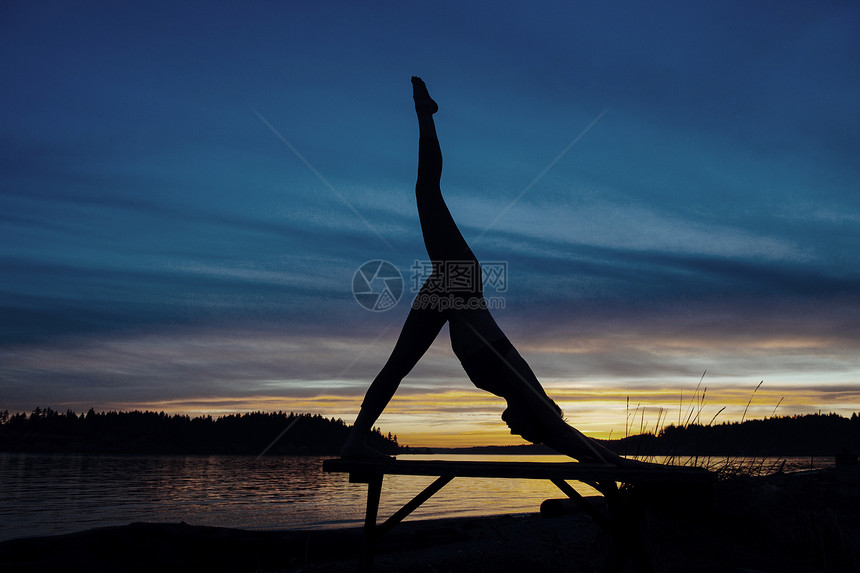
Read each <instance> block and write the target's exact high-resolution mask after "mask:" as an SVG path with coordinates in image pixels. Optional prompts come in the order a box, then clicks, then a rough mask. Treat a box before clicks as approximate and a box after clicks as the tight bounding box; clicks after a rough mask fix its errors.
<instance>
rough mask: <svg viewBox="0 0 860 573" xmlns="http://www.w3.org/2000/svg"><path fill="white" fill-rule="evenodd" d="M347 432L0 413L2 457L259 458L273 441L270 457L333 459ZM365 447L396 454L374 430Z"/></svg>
mask: <svg viewBox="0 0 860 573" xmlns="http://www.w3.org/2000/svg"><path fill="white" fill-rule="evenodd" d="M287 427H289V429H288V430H287V431H286V432H284V430H285V429H287ZM282 433H283V435H282V436H281V437H280V438H279V439H277V441H275V440H276V438H278V436H279V435H281V434H282ZM348 434H349V426H347V425H346V424H345V423H344V421H343V420H340V419H337V420H335V419H333V418H331V419H330V418H324V417H323V416H320V415H319V414H316V415H311V414H296V413H293V412H290V413H286V412H273V413H265V412H253V413H248V414H230V415H226V416H220V417H218V418H213V417H212V416H204V417H195V418H191V417H189V416H187V415H181V414H173V415H169V414H165V413H164V412H148V411H147V412H140V411H133V412H95V411H94V410H93V409H90V410H89V412H87V413H85V414H80V415H77V414H75V412H73V411H71V410H68V411H66V412H65V413H61V412H57V411H55V410H52V409H51V408H45V409H42V408H36V409H35V410H33V412H31V413H29V414H26V413H16V414H11V415H10V414H9V412H8V411H4V412H0V451H7V452H24V451H26V452H76V453H117V454H241V455H258V454H260V453H261V452H263V451H264V450H265V449H266V448H267V447H268V446H269V445H270V444H272V442H273V441H275V443H274V444H272V445H271V448H269V449H268V451H267V453H268V454H316V455H327V454H331V455H335V454H337V453H338V451H339V450H340V447H341V446H342V445H343V443H344V442H345V441H346V437H347V435H348ZM368 443H369V445H371V446H372V447H375V448H376V449H378V450H380V451H384V452H394V451H396V450H397V436H394V435H392V434H391V433H389V434H388V435H387V436H386V435H383V434H382V433H381V432H380V431H379V429H376V428H374V430H373V432H372V434H371V437H370V438H369V439H368Z"/></svg>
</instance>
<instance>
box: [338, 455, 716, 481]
mask: <svg viewBox="0 0 860 573" xmlns="http://www.w3.org/2000/svg"><path fill="white" fill-rule="evenodd" d="M323 470H324V471H327V472H342V473H349V474H356V475H359V474H360V475H366V476H370V475H385V474H389V475H420V476H445V475H447V476H454V477H475V478H509V479H548V480H554V479H561V480H576V481H588V482H600V481H614V482H622V483H630V484H636V483H711V482H713V481H715V479H716V476H715V475H714V474H713V473H711V472H709V471H708V470H705V469H703V468H691V467H680V466H657V465H653V466H649V467H647V468H619V467H615V466H612V465H607V464H583V463H579V462H569V463H568V462H482V461H456V462H454V461H442V460H426V461H422V460H363V459H330V460H325V461H324V462H323Z"/></svg>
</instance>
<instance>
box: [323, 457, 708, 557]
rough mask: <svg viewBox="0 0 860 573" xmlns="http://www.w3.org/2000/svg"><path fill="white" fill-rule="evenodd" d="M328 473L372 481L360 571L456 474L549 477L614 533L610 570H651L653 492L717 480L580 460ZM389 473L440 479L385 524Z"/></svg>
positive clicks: (375, 463)
mask: <svg viewBox="0 0 860 573" xmlns="http://www.w3.org/2000/svg"><path fill="white" fill-rule="evenodd" d="M323 471H326V472H341V473H348V474H349V481H350V483H366V484H367V485H368V488H367V511H366V513H365V518H364V531H363V536H364V539H363V550H362V557H361V561H360V562H359V570H360V571H370V570H371V569H372V567H373V553H374V546H375V544H376V541H377V540H378V538H379V537H380V536H381V535H382V534H384V533H385V532H386V531H388V530H389V529H391V528H392V527H394V526H395V525H397V524H398V523H400V522H401V521H402V520H403V519H404V518H406V516H408V515H409V514H410V513H412V512H413V511H415V510H416V509H417V508H418V507H419V506H421V504H423V503H424V502H425V501H427V500H428V499H430V498H431V497H432V496H433V495H434V494H435V493H436V492H438V491H439V490H440V489H442V488H443V487H445V485H447V484H448V483H449V482H450V481H451V480H453V479H454V478H455V477H461V478H505V479H543V480H549V481H551V482H552V483H553V484H555V485H556V486H557V487H558V488H559V489H560V490H561V491H562V492H563V493H564V494H565V495H567V496H568V497H569V498H570V499H571V500H573V501H574V502H575V503H576V504H577V505H578V506H579V507H581V508H582V509H583V510H584V511H586V512H587V513H588V514H589V515H590V516H591V517H592V518H594V519H595V520H596V521H597V522H598V523H599V524H600V525H601V526H603V527H604V528H605V529H606V530H607V531H608V532H610V534H611V535H612V536H613V539H614V542H615V545H616V548H615V549H614V550H613V552H612V553H613V554H614V555H615V556H617V559H616V560H615V561H616V562H615V563H613V564H610V565H609V568H610V569H615V568H617V569H619V570H620V569H621V568H623V566H624V564H625V562H626V560H627V559H628V558H630V559H632V560H633V561H634V562H635V563H636V564H637V566H638V567H639V569H640V570H643V571H651V570H652V567H651V564H650V560H649V559H648V556H647V554H646V552H645V551H644V548H643V547H642V544H641V542H640V539H639V534H638V529H639V524H640V521H641V518H642V515H643V512H644V506H645V502H646V501H647V498H648V496H649V495H651V494H653V493H654V492H656V491H666V490H667V489H668V490H670V491H671V490H673V489H675V488H682V489H683V488H689V487H694V488H696V489H697V490H699V491H700V492H701V491H704V492H706V493H705V495H707V492H709V491H710V488H711V485H712V484H713V482H714V481H715V476H714V474H712V473H711V472H709V471H707V470H704V469H701V468H689V467H676V466H649V467H647V468H618V467H615V466H610V465H606V464H582V463H577V462H567V463H566V462H562V463H559V462H489V461H488V462H483V461H439V460H432V461H419V460H393V459H392V460H369V459H368V460H363V459H330V460H325V461H324V462H323ZM386 474H388V475H412V476H432V477H436V480H435V481H433V482H432V483H431V484H430V485H428V486H427V487H426V488H424V490H423V491H421V492H420V493H419V494H418V495H416V496H415V497H414V498H413V499H412V500H411V501H409V502H408V503H407V504H406V505H404V506H403V507H402V508H400V509H399V510H397V511H396V512H395V513H394V514H392V515H391V516H390V517H388V519H386V520H385V521H384V522H383V523H381V524H378V523H377V514H378V511H379V498H380V494H381V492H382V480H383V478H384V477H385V475H386ZM568 480H572V481H579V482H583V483H586V484H588V485H590V486H592V487H594V488H595V489H597V490H598V491H599V492H600V493H602V494H603V496H604V499H605V501H606V507H607V509H608V511H607V512H604V511H601V510H599V509H598V508H596V507H595V506H593V505H592V504H590V503H588V501H587V500H586V499H585V498H583V497H582V496H581V495H580V494H579V493H578V492H577V491H576V490H574V489H573V487H571V486H570V484H568V483H567V481H568ZM619 484H624V485H625V486H626V487H625V488H624V495H622V494H621V492H620V491H619V487H618V485H619Z"/></svg>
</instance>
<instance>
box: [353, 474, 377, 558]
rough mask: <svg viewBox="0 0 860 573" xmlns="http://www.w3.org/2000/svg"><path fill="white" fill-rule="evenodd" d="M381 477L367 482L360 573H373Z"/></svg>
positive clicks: (372, 478)
mask: <svg viewBox="0 0 860 573" xmlns="http://www.w3.org/2000/svg"><path fill="white" fill-rule="evenodd" d="M382 477H383V476H382V475H378V476H372V477H370V478H369V479H368V480H367V511H366V512H365V514H364V532H363V539H362V544H361V562H360V563H359V564H358V570H359V572H361V573H370V572H371V571H373V551H374V548H375V545H376V516H377V514H378V513H379V496H380V494H381V493H382Z"/></svg>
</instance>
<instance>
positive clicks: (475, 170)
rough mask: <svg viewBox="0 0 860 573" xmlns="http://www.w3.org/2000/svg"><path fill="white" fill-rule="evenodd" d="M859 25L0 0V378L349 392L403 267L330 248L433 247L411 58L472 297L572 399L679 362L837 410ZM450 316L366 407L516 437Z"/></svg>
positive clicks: (851, 271)
mask: <svg viewBox="0 0 860 573" xmlns="http://www.w3.org/2000/svg"><path fill="white" fill-rule="evenodd" d="M858 25H860V8H858V7H857V6H856V5H854V4H852V3H848V2H831V3H828V2H789V3H785V2H778V3H777V2H774V3H759V4H756V5H755V6H750V5H749V3H745V2H736V3H732V2H724V3H718V4H714V3H701V4H699V3H689V2H668V3H656V4H655V5H653V6H652V5H649V6H647V7H645V6H643V5H641V3H635V2H606V3H601V4H600V6H588V5H579V4H578V3H569V2H557V3H554V2H549V3H542V4H540V6H537V7H535V6H526V5H524V4H522V3H513V2H512V3H507V4H506V3H504V2H502V3H500V2H492V3H469V4H467V5H464V3H456V2H454V3H441V4H438V5H437V6H435V7H434V8H432V9H430V8H428V7H426V6H423V5H415V6H413V5H411V4H408V3H400V2H390V3H388V2H376V3H373V4H371V5H366V4H358V3H349V2H315V3H305V4H300V3H272V2H265V3H252V4H251V5H250V6H246V5H244V4H243V5H238V4H236V5H231V4H218V3H192V2H185V3H177V4H173V3H158V2H156V3H134V2H129V3H121V4H115V3H107V2H105V3H81V4H69V3H49V2H7V3H4V5H3V7H2V8H0V66H2V76H3V78H4V81H3V82H2V85H0V101H2V108H0V114H2V116H0V165H2V170H0V244H2V245H3V249H2V251H0V408H4V409H5V408H8V409H10V410H30V409H32V408H34V407H36V406H37V405H41V406H52V407H55V408H65V407H70V408H73V409H77V410H80V409H85V408H88V407H90V406H95V407H96V408H133V407H141V408H156V409H167V410H173V411H186V412H191V413H195V412H221V411H237V410H247V409H259V408H262V409H278V408H286V409H293V408H294V407H295V409H310V410H314V411H320V412H322V413H324V414H327V415H337V416H343V417H344V418H346V419H351V418H352V416H353V414H354V412H355V411H356V409H357V406H358V403H359V402H360V399H361V396H362V395H363V392H364V390H365V389H366V387H367V385H368V384H369V382H370V380H371V379H372V378H373V376H374V375H375V372H376V370H377V369H378V368H379V367H380V366H381V364H382V363H383V361H384V360H385V358H386V357H387V355H388V353H389V352H390V349H391V346H392V344H393V341H394V339H395V337H396V335H397V332H398V330H399V327H400V324H401V322H402V320H403V318H404V316H405V313H406V311H407V310H408V304H407V302H408V299H409V296H410V294H411V293H409V292H408V289H407V292H406V294H405V298H404V300H402V301H401V302H400V303H399V304H398V305H397V306H396V307H395V308H394V309H392V310H389V311H386V312H382V313H374V312H369V311H367V310H365V309H363V308H362V307H361V306H360V305H358V304H357V303H356V301H355V299H354V298H353V295H352V292H351V281H352V277H353V274H354V273H355V271H356V269H357V268H358V267H359V266H360V265H361V264H362V263H364V262H365V261H368V260H374V259H383V260H388V261H390V262H392V263H393V264H394V265H395V266H397V267H398V268H399V269H400V270H401V271H402V272H403V274H404V277H405V278H406V281H407V284H408V282H409V273H410V271H409V269H410V266H411V264H412V263H413V261H415V260H421V259H424V258H426V255H425V253H424V251H423V245H422V243H421V237H420V231H419V227H418V219H417V214H416V211H415V205H414V195H413V193H412V189H413V186H414V179H415V167H416V159H417V127H416V122H415V119H414V112H413V109H412V101H411V86H410V83H409V77H410V76H411V75H413V74H417V75H421V76H422V77H424V78H425V80H426V81H427V84H428V86H429V88H430V90H431V93H432V94H433V95H434V97H435V98H436V99H437V101H438V102H439V104H440V108H441V109H440V112H439V114H438V115H437V126H438V130H439V136H440V139H441V142H442V147H443V153H444V155H445V170H444V174H443V190H444V191H445V193H446V198H447V200H448V203H449V206H450V208H451V210H452V212H453V213H454V216H455V218H456V219H457V221H458V223H459V224H460V226H461V228H462V229H463V231H464V234H465V235H466V236H467V238H469V239H471V240H472V245H473V249H474V250H475V252H476V254H477V255H478V257H479V258H481V259H482V260H488V261H505V262H507V264H508V285H509V286H508V290H507V291H506V292H505V293H504V297H503V298H504V303H505V308H504V309H503V310H500V311H498V312H497V313H495V314H496V317H497V320H498V321H499V323H500V324H501V325H502V327H503V328H504V329H505V330H506V332H507V333H508V335H509V337H510V338H511V340H512V341H513V342H514V344H515V345H516V346H517V347H518V348H519V349H520V350H521V352H522V353H523V354H524V355H525V357H526V358H527V359H528V360H529V361H530V363H531V364H532V366H533V368H534V369H535V371H536V372H537V374H538V376H539V377H540V378H541V379H542V380H543V381H544V382H545V385H546V386H547V387H548V389H549V390H550V394H551V395H553V396H555V397H557V399H558V400H559V401H560V402H561V403H562V405H563V407H564V408H565V411H566V412H567V415H568V418H569V419H570V420H571V422H572V423H574V424H575V425H577V426H578V427H581V428H582V429H583V430H584V431H586V433H591V434H593V435H605V434H607V433H608V432H609V431H614V432H616V435H617V432H618V431H619V429H618V428H619V424H620V427H621V431H623V428H624V425H625V416H626V412H625V409H626V397H627V396H630V397H631V401H632V402H635V403H636V404H642V405H643V407H647V408H651V409H652V410H653V412H654V414H650V413H649V414H648V417H651V416H657V415H658V414H657V412H658V411H659V408H665V409H669V408H675V409H683V408H682V407H681V406H679V404H682V403H683V402H684V398H683V396H688V397H689V396H690V394H692V389H693V388H694V387H695V385H696V383H697V382H698V380H699V377H700V376H701V374H702V372H703V371H705V370H707V371H708V374H707V375H706V377H705V379H704V381H703V385H707V386H708V395H709V399H708V400H709V404H708V407H710V408H712V409H713V410H715V411H716V410H717V409H718V408H719V407H722V406H723V405H726V406H727V410H726V411H725V413H724V414H723V415H724V416H725V417H726V418H727V419H732V418H733V417H734V418H737V417H738V416H739V415H740V414H741V412H742V410H743V407H744V405H745V404H746V402H747V400H748V398H749V395H750V393H751V391H752V389H753V388H755V386H756V384H757V383H758V382H759V381H760V380H764V384H763V385H762V387H761V389H760V390H759V392H758V393H757V394H756V399H755V401H754V403H753V406H752V411H753V412H755V413H756V414H757V415H768V414H770V413H772V411H773V409H774V406H775V405H776V404H777V403H778V401H779V400H780V399H781V398H782V399H783V401H782V402H781V403H780V406H779V410H777V411H778V412H780V413H800V412H807V411H815V410H818V409H819V408H820V409H823V410H826V411H830V410H833V411H839V412H842V413H848V412H852V411H856V410H860V360H858V358H857V356H858V346H860V344H859V343H860V311H858V309H860V305H858V303H860V294H858V293H860V254H858V253H860V249H858V243H860V193H858V190H860V169H859V168H858V160H857V157H858V156H860V154H858V151H860V138H858V127H860V111H858V108H857V105H856V102H857V101H860V73H858V72H860V69H858V68H860V61H859V60H858V59H857V54H858V53H860V40H858V37H857V34H856V30H857V29H858ZM500 215H501V216H500ZM447 346H448V345H447V337H446V336H444V335H443V336H442V337H440V340H439V341H437V344H436V345H435V346H434V348H433V349H431V352H430V353H429V354H428V356H427V357H426V360H425V361H424V362H422V364H420V365H419V366H418V367H417V368H416V369H415V371H414V372H413V373H412V374H411V375H410V376H409V377H408V378H407V380H406V381H405V382H404V384H403V386H402V388H401V391H400V393H399V394H398V397H397V398H396V399H395V401H394V402H393V403H392V405H391V408H390V410H389V412H388V413H387V414H386V415H385V416H384V417H383V418H382V419H381V420H380V423H381V424H382V425H383V426H384V427H385V428H386V429H389V428H390V429H392V430H393V431H395V432H396V433H399V434H401V436H403V437H405V438H407V441H411V443H419V442H421V441H422V440H425V441H427V442H428V443H429V442H433V441H434V440H435V441H437V442H446V441H447V442H452V443H453V442H455V441H456V442H458V443H460V442H462V443H466V442H474V443H478V442H487V441H500V440H502V441H504V440H506V439H508V438H506V437H505V435H504V429H505V428H504V426H503V425H502V424H501V422H499V421H498V414H499V412H500V411H501V410H502V409H503V407H504V404H503V402H502V403H499V401H498V400H495V399H493V398H492V397H490V396H488V395H485V394H483V393H480V392H479V391H477V390H474V389H472V388H471V385H470V384H469V382H468V380H466V378H465V375H464V374H463V373H462V369H461V368H460V367H459V364H458V363H457V362H456V359H455V358H454V357H453V354H451V352H450V349H449V348H448V347H447ZM682 393H683V395H682ZM711 400H712V401H711ZM708 417H709V416H708ZM494 432H496V433H494ZM421 436H425V437H421ZM426 436H429V437H426ZM410 438H411V439H410Z"/></svg>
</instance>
